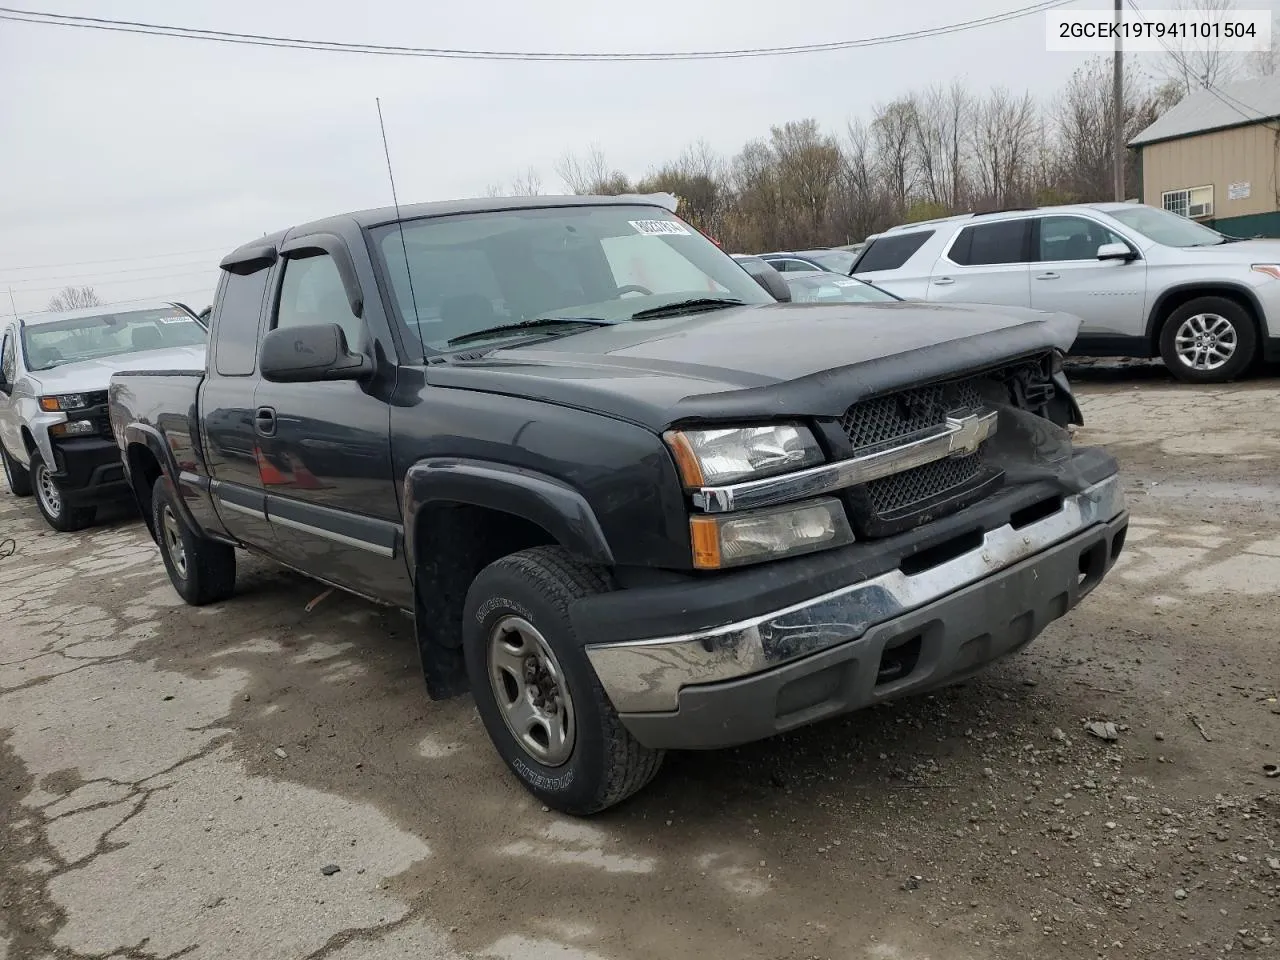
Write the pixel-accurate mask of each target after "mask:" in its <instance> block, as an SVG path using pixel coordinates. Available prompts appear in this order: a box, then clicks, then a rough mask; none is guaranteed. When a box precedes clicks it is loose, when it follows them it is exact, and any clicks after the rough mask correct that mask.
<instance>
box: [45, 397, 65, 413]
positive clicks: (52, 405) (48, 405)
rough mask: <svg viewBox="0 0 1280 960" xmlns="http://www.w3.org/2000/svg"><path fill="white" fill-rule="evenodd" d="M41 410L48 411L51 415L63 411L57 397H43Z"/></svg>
mask: <svg viewBox="0 0 1280 960" xmlns="http://www.w3.org/2000/svg"><path fill="white" fill-rule="evenodd" d="M40 409H41V410H48V411H49V412H50V413H56V412H57V411H58V410H61V409H62V408H61V407H60V406H58V398H57V397H41V398H40Z"/></svg>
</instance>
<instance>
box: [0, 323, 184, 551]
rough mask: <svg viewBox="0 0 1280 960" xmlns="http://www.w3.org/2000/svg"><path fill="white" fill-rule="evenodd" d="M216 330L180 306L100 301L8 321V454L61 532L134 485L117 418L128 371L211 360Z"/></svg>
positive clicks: (23, 490) (11, 472) (1, 439)
mask: <svg viewBox="0 0 1280 960" xmlns="http://www.w3.org/2000/svg"><path fill="white" fill-rule="evenodd" d="M207 339H208V330H207V328H206V327H205V325H204V324H203V323H201V322H200V321H199V320H198V319H197V318H196V316H195V315H194V314H193V313H191V311H190V310H188V309H187V308H185V307H183V306H182V305H180V304H175V303H167V302H156V303H152V304H145V305H134V306H130V307H129V308H127V309H118V308H111V307H90V308H88V309H85V310H73V311H69V312H65V313H47V314H40V315H38V316H33V317H27V318H25V319H20V320H11V321H8V322H6V324H4V325H0V461H2V462H3V466H4V475H5V479H6V480H7V481H8V483H9V490H10V491H11V492H12V493H13V494H14V495H15V496H19V497H23V496H30V495H31V494H32V493H34V494H35V501H36V506H37V508H38V509H39V510H40V513H41V514H42V515H43V516H44V518H45V520H47V521H48V523H49V525H50V526H51V527H53V528H54V529H55V530H63V531H67V530H78V529H80V528H81V527H85V526H87V525H88V524H90V523H92V522H93V518H94V515H95V513H96V511H97V506H98V504H99V503H102V502H104V501H108V500H115V499H123V498H125V497H127V496H128V494H129V489H128V486H127V484H126V481H125V476H124V470H123V468H122V466H121V464H120V451H119V449H118V448H117V447H116V442H115V438H114V437H113V436H112V434H111V426H110V423H109V422H108V420H107V387H108V384H109V380H110V377H111V375H112V374H113V373H115V372H117V371H120V370H166V369H184V370H185V369H192V368H202V367H203V366H204V354H205V345H206V342H207Z"/></svg>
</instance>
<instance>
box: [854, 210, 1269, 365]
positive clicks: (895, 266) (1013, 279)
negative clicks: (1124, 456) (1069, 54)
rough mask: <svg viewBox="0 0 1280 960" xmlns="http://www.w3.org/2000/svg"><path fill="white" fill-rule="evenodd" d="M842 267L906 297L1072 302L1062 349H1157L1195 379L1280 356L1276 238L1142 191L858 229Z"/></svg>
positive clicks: (1099, 352) (1144, 352) (1147, 352)
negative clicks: (1072, 333)
mask: <svg viewBox="0 0 1280 960" xmlns="http://www.w3.org/2000/svg"><path fill="white" fill-rule="evenodd" d="M851 273H852V274H853V275H854V276H857V277H858V278H859V279H861V280H867V281H870V282H871V283H874V284H875V285H876V286H879V287H883V288H884V289H886V290H889V291H891V292H893V293H896V294H898V296H901V297H907V298H910V299H919V300H930V301H940V302H968V303H997V304H1007V305H1010V306H1018V307H1032V308H1034V309H1037V310H1050V311H1058V312H1062V313H1071V314H1075V315H1076V316H1078V317H1080V319H1081V321H1082V323H1081V326H1080V335H1079V336H1078V337H1077V339H1076V342H1075V345H1074V347H1073V348H1072V352H1073V353H1075V354H1077V355H1083V356H1098V357H1117V356H1119V357H1155V356H1160V357H1163V358H1164V362H1165V364H1166V365H1167V366H1168V367H1169V370H1170V371H1171V372H1172V373H1173V374H1174V375H1175V376H1177V377H1179V378H1180V379H1182V380H1189V381H1192V382H1195V383H1219V382H1222V381H1224V380H1230V379H1232V378H1234V377H1236V376H1238V375H1239V374H1241V373H1242V372H1243V371H1244V370H1245V369H1246V368H1247V367H1249V365H1250V364H1251V363H1252V362H1253V360H1254V359H1255V358H1256V357H1258V356H1263V357H1265V358H1266V359H1268V360H1280V241H1277V240H1235V239H1233V238H1231V237H1225V236H1223V235H1222V234H1220V233H1217V232H1216V231H1214V230H1210V229H1209V228H1208V227H1204V226H1201V225H1200V224H1198V223H1195V222H1194V221H1191V220H1187V219H1185V218H1183V217H1180V216H1178V215H1177V214H1174V213H1170V212H1168V211H1166V210H1158V209H1156V208H1154V207H1149V206H1146V205H1144V204H1138V203H1097V204H1080V205H1075V206H1063V207H1041V208H1039V209H1034V210H1011V211H1006V212H1003V213H989V214H980V215H973V214H969V215H965V216H958V217H947V218H945V219H942V220H930V221H925V222H923V223H912V224H905V225H903V226H898V227H893V228H891V229H889V230H886V231H885V232H884V233H881V234H877V235H875V236H873V237H871V238H869V240H868V243H867V246H866V248H865V249H864V250H863V251H862V253H861V255H860V256H859V257H858V260H857V262H856V263H855V264H854V266H853V269H852V271H851Z"/></svg>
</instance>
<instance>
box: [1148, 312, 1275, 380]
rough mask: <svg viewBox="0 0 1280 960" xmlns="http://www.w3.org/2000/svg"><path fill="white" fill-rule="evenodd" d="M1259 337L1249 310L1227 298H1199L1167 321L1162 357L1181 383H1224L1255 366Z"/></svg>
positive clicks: (1162, 333)
mask: <svg viewBox="0 0 1280 960" xmlns="http://www.w3.org/2000/svg"><path fill="white" fill-rule="evenodd" d="M1257 348H1258V334H1257V331H1256V330H1255V329H1254V326H1253V319H1252V318H1251V317H1250V316H1249V313H1248V311H1247V310H1245V309H1244V307H1242V306H1240V304H1238V303H1236V302H1235V301H1234V300H1228V299H1227V298H1225V297H1197V298H1196V299H1194V300H1190V301H1188V302H1187V303H1184V304H1183V305H1182V306H1180V307H1178V309H1176V310H1174V311H1173V312H1172V313H1170V314H1169V316H1168V317H1167V318H1166V319H1165V322H1164V327H1163V328H1161V330H1160V356H1161V357H1162V358H1163V359H1164V364H1165V366H1166V367H1168V368H1169V372H1170V373H1172V374H1173V375H1174V376H1175V377H1177V378H1178V379H1179V380H1184V381H1186V382H1187V383H1225V382H1226V381H1228V380H1234V379H1235V378H1236V377H1238V376H1240V375H1241V374H1242V373H1244V372H1245V370H1247V369H1248V368H1249V365H1250V364H1252V363H1253V360H1254V356H1255V355H1256V353H1257Z"/></svg>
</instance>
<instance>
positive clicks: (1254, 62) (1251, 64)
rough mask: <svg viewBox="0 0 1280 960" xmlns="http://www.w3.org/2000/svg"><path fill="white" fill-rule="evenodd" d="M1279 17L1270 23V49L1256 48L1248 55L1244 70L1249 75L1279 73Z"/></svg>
mask: <svg viewBox="0 0 1280 960" xmlns="http://www.w3.org/2000/svg"><path fill="white" fill-rule="evenodd" d="M1277 38H1280V17H1276V19H1275V20H1274V21H1272V23H1271V49H1270V50H1258V51H1256V52H1254V53H1251V54H1249V55H1248V63H1247V65H1246V68H1245V69H1246V70H1247V71H1248V73H1249V76H1251V77H1274V76H1275V75H1276V74H1277V73H1280V42H1277Z"/></svg>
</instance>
